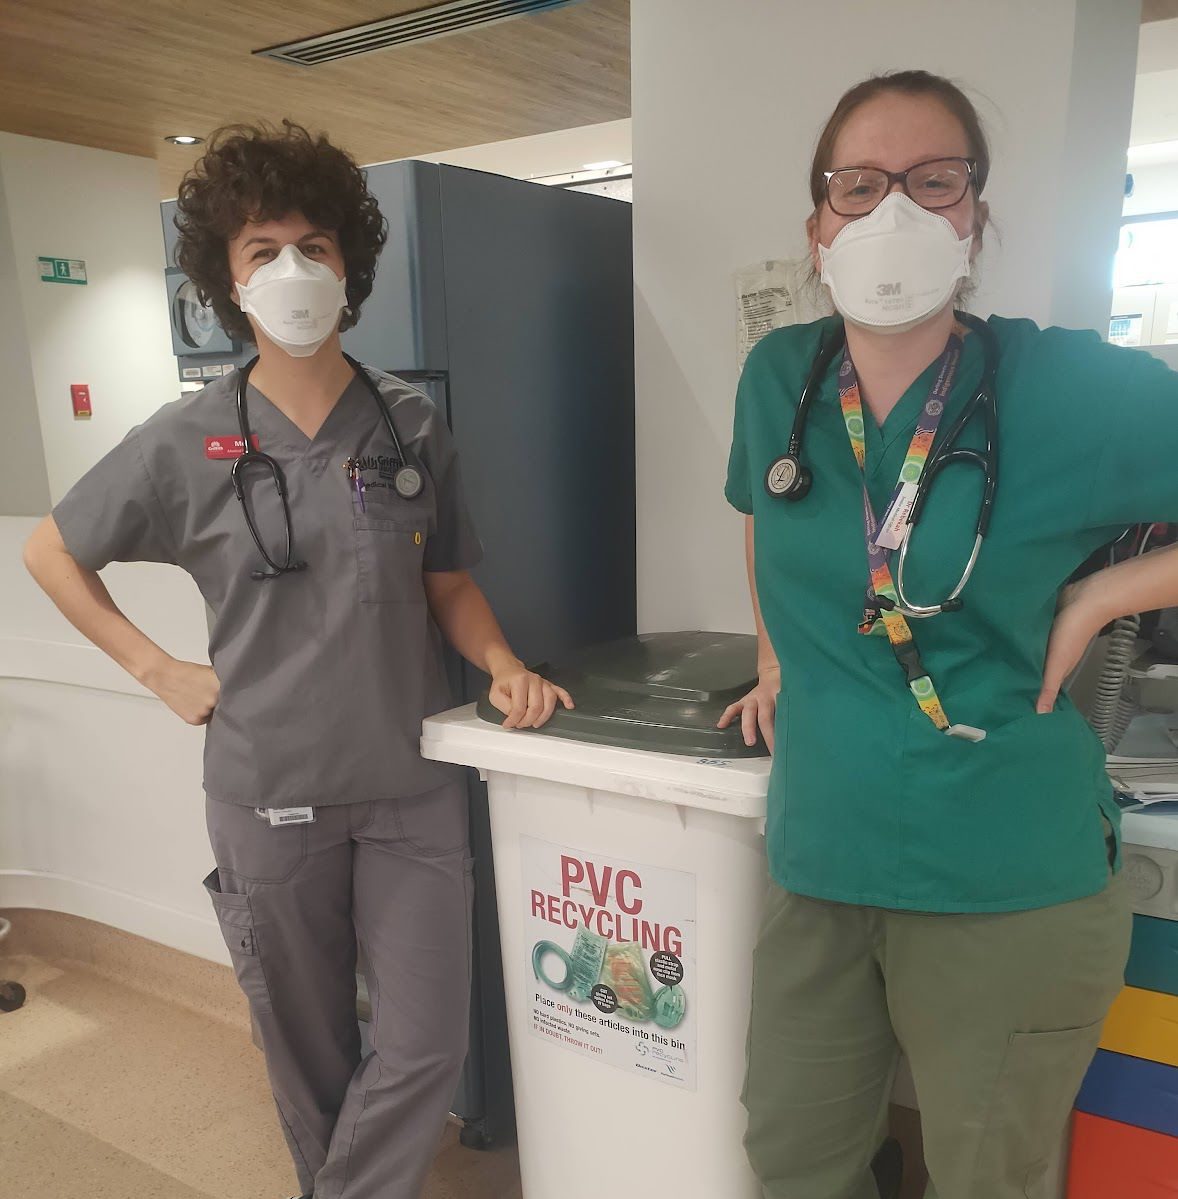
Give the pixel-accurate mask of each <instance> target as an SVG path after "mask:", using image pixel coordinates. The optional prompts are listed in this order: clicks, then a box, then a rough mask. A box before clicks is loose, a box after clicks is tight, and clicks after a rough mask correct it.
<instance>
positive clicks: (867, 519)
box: [839, 324, 986, 741]
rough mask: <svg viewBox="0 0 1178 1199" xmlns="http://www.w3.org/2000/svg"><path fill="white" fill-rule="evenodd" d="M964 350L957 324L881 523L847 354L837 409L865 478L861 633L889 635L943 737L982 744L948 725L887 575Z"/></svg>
mask: <svg viewBox="0 0 1178 1199" xmlns="http://www.w3.org/2000/svg"><path fill="white" fill-rule="evenodd" d="M964 345H965V330H964V329H963V328H962V326H961V325H960V324H955V325H954V327H953V332H952V333H951V334H950V336H949V341H948V344H947V345H946V346H945V350H944V352H943V353H942V355H941V358H940V360H939V362H938V363H937V373H936V377H935V378H934V380H933V385H932V387H931V388H930V389H929V394H928V399H927V400H925V403H924V408H923V410H922V411H921V414H920V417H919V419H918V420H917V422H916V432H915V433H914V434H913V435H912V441H911V443H910V444H909V446H908V453H907V454H906V455H905V457H904V464H903V466H901V468H900V476H899V478H898V479H897V480H896V486H895V488H894V489H893V491H892V498H891V500H890V501H889V503H888V506H887V509H886V511H885V512H884V516H883V519H882V520H880V519H879V518H877V517H876V515H875V509H874V508H873V507H872V504H871V496H870V494H869V493H868V490H867V476H866V466H867V441H866V422H865V420H864V416H863V400H862V397H861V395H860V392H859V378H858V375H857V374H856V373H855V366H854V363H853V362H852V361H851V356H850V354H849V353H848V352H847V351H845V350H844V351H843V361H842V365H841V366H840V368H839V403H840V405H841V407H842V412H843V420H844V422H845V423H846V426H847V436H848V437H849V438H850V441H851V449H852V450H853V451H854V454H855V461H856V462H858V464H859V470H860V471H861V472H863V533H864V540H865V543H866V546H867V566H868V574H869V580H868V586H867V593H866V596H865V598H864V603H863V619H862V621H861V622H860V625H859V632H860V633H862V634H863V635H865V636H870V635H872V634H878V633H879V632H880V631H881V630H882V632H883V633H885V634H886V635H887V638H888V641H889V642H890V643H891V646H892V651H893V653H894V654H895V656H896V661H897V662H898V663H899V665H900V667H901V669H902V670H903V671H904V676H905V679H906V680H907V683H908V689H909V690H910V691H911V692H912V695H913V697H914V698H915V700H916V702H917V704H918V705H919V706H920V710H921V711H922V712H923V713H924V714H925V715H926V716H927V717H928V718H929V720H931V721H932V723H933V724H934V725H935V726H936V727H937V728H938V729H940V730H941V732H943V733H947V734H949V735H950V736H953V737H960V738H963V739H964V740H967V741H982V740H984V739H985V736H986V734H985V732H983V731H982V730H981V729H975V728H973V727H972V726H971V725H955V724H951V723H950V721H949V717H948V716H947V715H946V714H945V708H944V705H943V704H942V703H941V698H940V696H939V695H938V694H937V688H936V686H935V684H934V683H933V680H932V677H931V676H930V675H929V672H928V670H927V669H925V666H924V663H923V661H922V660H921V657H920V652H919V650H918V649H917V647H916V640H915V638H914V637H913V636H912V628H911V626H910V625H909V624H908V621H907V619H906V618H905V617H904V614H903V613H902V612H901V611H900V608H899V604H900V599H899V595H898V594H897V591H896V585H895V582H894V580H893V578H892V570H891V556H892V551H893V550H897V549H899V548H900V547H901V546H902V545H903V544H904V538H905V537H907V536H908V531H909V524H908V518H909V516H910V515H911V513H912V508H913V506H914V505H915V503H916V497H917V493H918V491H919V488H920V480H921V476H922V475H923V474H924V470H925V466H926V465H927V464H928V460H929V455H930V454H931V453H932V449H933V443H934V441H935V440H936V437H937V430H938V428H940V424H941V417H942V416H944V414H945V405H946V404H947V403H948V400H949V394H950V392H951V391H952V390H953V381H954V379H955V378H956V376H957V368H958V366H959V365H960V363H961V355H962V352H963V350H964Z"/></svg>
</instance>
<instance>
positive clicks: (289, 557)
mask: <svg viewBox="0 0 1178 1199" xmlns="http://www.w3.org/2000/svg"><path fill="white" fill-rule="evenodd" d="M344 358H345V359H346V360H347V363H348V365H349V366H350V367H351V368H352V370H354V371H355V372H356V377H357V378H358V379H360V380H362V381H363V383H364V386H365V387H367V388H368V393H369V395H371V396H372V399H373V402H374V403H375V404H376V406H377V408H379V409H380V415H381V419H382V420H383V421H384V425H385V428H386V429H387V430H388V434H389V437H390V438H391V439H392V442H393V448H394V450H395V451H396V455H397V461H398V462H399V463H400V464H401V465H400V466H399V467H398V468H397V472H396V474H395V475H394V476H393V489H394V490H395V491H396V493H397V494H398V495H399V496H400V497H401V498H402V499H403V500H415V499H417V497H418V496H419V495H421V493H422V492H423V491H424V490H425V476H424V475H423V474H422V473H421V471H420V470H418V469H417V467H416V466H412V465H410V463H409V459H408V458H407V457H406V456H405V451H404V449H403V448H402V446H401V439H400V437H398V436H397V426H396V425H394V424H393V418H392V415H391V414H390V412H389V409H388V405H387V404H386V403H385V401H384V398H383V397H382V396H381V394H380V390H379V389H378V388H377V386H376V384H375V383H374V382H373V381H372V377H371V376H370V375H369V374H368V372H367V371H366V370H365V369H364V367H363V366H362V365H361V364H360V363H359V362H357V361H356V360H355V358H352V357H351V356H350V355H348V354H345V355H344ZM257 364H258V360H257V358H254V359H253V360H252V361H250V362H248V363H246V365H245V366H244V367H242V368H241V371H240V372H239V374H238V377H237V423H238V425H239V426H240V428H241V443H242V446H243V452H242V454H241V456H240V457H239V458H238V459H237V460H236V461H235V462H234V463H233V472H232V477H233V492H234V494H235V495H236V496H237V499H238V502H239V503H240V504H241V510H242V512H243V514H244V515H245V523H246V526H247V527H248V528H249V531H250V536H251V537H253V539H254V544H255V545H256V546H257V547H258V553H259V554H261V555H262V560H263V561H264V562H265V563H266V565H267V566H268V567H269V570H254V571H251V572H250V578H252V579H255V580H257V581H259V582H266V581H268V580H270V579H277V578H280V577H281V576H282V575H285V574H293V573H294V572H295V571H299V570H306V569H307V564H306V563H305V562H301V561H297V560H296V559H295V557H294V536H293V534H292V532H291V523H290V497H289V495H288V493H287V488H286V475H285V474H283V471H282V467H281V466H279V465H278V463H277V462H276V461H275V460H274V459H273V458H271V457H270V455H269V454H265V453H263V452H262V451H261V450H255V449H254V448H253V435H252V433H251V432H250V424H249V410H248V407H247V404H246V397H245V393H246V386H247V385H248V383H249V377H250V372H251V371H252V370H253V369H254V367H255V366H257ZM251 466H264V467H265V468H266V469H267V470H268V471H269V472H270V477H271V478H272V479H273V480H274V486H275V489H276V490H277V491H278V496H279V498H280V499H281V500H282V512H283V517H284V520H285V525H286V553H285V556H284V559H283V561H282V562H275V561H274V559H273V558H271V557H270V553H269V551H268V550H267V549H266V547H265V545H264V544H263V542H262V538H261V535H260V534H259V533H258V527H257V525H256V524H255V523H254V517H253V513H252V512H251V511H250V507H249V504H247V503H246V502H245V478H244V474H245V471H246V470H247V469H248V468H249V467H251Z"/></svg>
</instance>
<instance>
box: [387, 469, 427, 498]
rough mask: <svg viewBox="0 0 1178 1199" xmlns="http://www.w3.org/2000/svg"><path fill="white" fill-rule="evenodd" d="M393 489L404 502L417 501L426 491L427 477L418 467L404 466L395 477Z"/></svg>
mask: <svg viewBox="0 0 1178 1199" xmlns="http://www.w3.org/2000/svg"><path fill="white" fill-rule="evenodd" d="M393 489H394V490H395V491H396V493H397V494H398V495H399V496H400V497H401V499H403V500H415V499H417V497H418V496H419V495H421V493H422V492H423V491H424V490H425V476H424V475H423V474H422V473H421V471H419V470H418V469H417V467H416V466H402V467H401V468H400V469H399V470H398V471H397V473H396V475H394V476H393Z"/></svg>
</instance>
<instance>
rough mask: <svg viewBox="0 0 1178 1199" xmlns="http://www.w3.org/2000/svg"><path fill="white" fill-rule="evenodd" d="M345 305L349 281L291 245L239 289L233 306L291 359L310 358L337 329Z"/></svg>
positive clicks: (266, 263) (261, 267)
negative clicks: (251, 317) (245, 314)
mask: <svg viewBox="0 0 1178 1199" xmlns="http://www.w3.org/2000/svg"><path fill="white" fill-rule="evenodd" d="M347 302H348V295H347V281H346V280H344V279H337V278H336V276H335V271H333V270H332V269H331V267H329V266H327V265H326V264H325V263H322V262H312V261H311V260H310V259H309V258H307V257H306V255H304V254H301V253H300V252H299V250H298V249H297V248H296V247H295V246H294V245H293V244H292V245H286V246H283V247H282V251H281V253H280V254H279V255H278V256H277V257H276V258H274V259H272V260H271V261H270V262H264V263H263V264H262V265H261V266H260V267H258V269H257V270H256V271H254V273H253V275H252V276H251V277H250V281H249V282H248V283H239V284H237V303H238V304H239V306H240V307H241V310H242V312H248V313H249V314H250V315H251V316H253V317H254V319H255V320H256V321H257V322H258V324H259V325H261V327H262V331H263V332H264V333H265V334H266V336H267V337H268V338H269V339H270V340H271V341H272V342H273V343H274V344H275V345H276V346H280V347H281V348H282V349H284V350H285V351H286V352H287V353H288V354H290V355H291V356H292V357H294V358H309V357H310V356H311V355H312V354H314V353H315V351H316V350H318V349H319V347H320V346H321V345H322V344H323V343H324V342H325V341H326V340H327V339H328V338H329V337H330V336H331V335H332V334H333V333H334V332H335V331H336V329H338V328H339V314H340V312H341V311H342V310H343V308H344V306H345V305H346V304H347Z"/></svg>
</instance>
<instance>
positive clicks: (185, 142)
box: [164, 133, 205, 146]
mask: <svg viewBox="0 0 1178 1199" xmlns="http://www.w3.org/2000/svg"><path fill="white" fill-rule="evenodd" d="M204 140H205V139H204V138H203V137H193V135H192V134H191V133H173V134H171V135H170V136H169V137H165V138H164V141H166V142H171V143H172V145H173V146H199V145H200V144H201V143H202V142H203V141H204Z"/></svg>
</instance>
